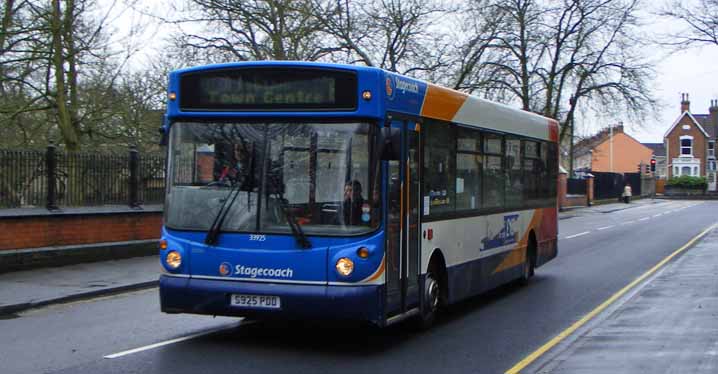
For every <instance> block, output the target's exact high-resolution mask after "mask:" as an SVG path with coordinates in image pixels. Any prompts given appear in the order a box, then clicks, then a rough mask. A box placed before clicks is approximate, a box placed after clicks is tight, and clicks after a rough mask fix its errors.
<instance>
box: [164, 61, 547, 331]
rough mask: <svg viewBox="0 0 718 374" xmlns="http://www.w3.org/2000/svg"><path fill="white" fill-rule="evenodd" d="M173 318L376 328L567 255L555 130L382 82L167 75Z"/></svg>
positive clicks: (255, 69)
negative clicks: (562, 242)
mask: <svg viewBox="0 0 718 374" xmlns="http://www.w3.org/2000/svg"><path fill="white" fill-rule="evenodd" d="M163 139H164V141H165V142H166V144H167V145H168V165H167V170H168V173H167V196H166V203H165V213H164V226H163V229H162V239H161V241H160V248H161V263H162V267H163V274H162V275H161V277H160V299H161V307H162V311H163V312H166V313H195V314H206V315H225V316H243V317H249V318H259V319H271V318H282V319H294V318H299V319H319V320H323V319H340V320H345V319H347V320H362V321H369V322H372V323H374V324H376V325H379V326H386V325H389V324H392V323H394V322H397V321H400V320H403V319H406V318H408V317H416V318H415V320H416V321H417V322H419V323H420V325H423V326H428V325H430V324H431V322H432V321H433V320H434V317H435V315H436V313H437V312H438V311H439V310H440V308H441V307H442V306H445V305H448V304H451V303H455V302H457V301H459V300H463V299H465V298H468V297H471V296H474V295H477V294H479V293H481V292H483V291H486V290H488V289H491V288H493V287H496V286H499V285H501V284H505V283H507V282H511V281H527V280H528V279H529V278H530V277H531V276H532V275H533V272H534V269H535V268H537V267H539V266H541V265H542V264H544V263H546V262H547V261H549V260H550V259H552V258H554V257H555V256H556V253H557V237H556V235H557V200H556V187H557V174H558V156H557V139H558V124H557V123H556V122H555V121H553V120H551V119H547V118H544V117H541V116H538V115H535V114H531V113H528V112H525V111H521V110H516V109H512V108H510V107H508V106H505V105H501V104H497V103H493V102H490V101H487V100H483V99H480V98H478V97H475V96H470V95H467V94H464V93H461V92H457V91H454V90H451V89H447V88H443V87H440V86H437V85H433V84H430V83H426V82H423V81H420V80H416V79H413V78H409V77H405V76H402V75H397V74H394V73H390V72H387V71H384V70H381V69H377V68H369V67H360V66H347V65H336V64H324V63H305V62H265V61H262V62H246V63H231V64H220V65H209V66H201V67H194V68H188V69H183V70H178V71H174V72H172V73H171V74H170V75H169V89H168V104H167V112H166V115H165V123H164V125H163Z"/></svg>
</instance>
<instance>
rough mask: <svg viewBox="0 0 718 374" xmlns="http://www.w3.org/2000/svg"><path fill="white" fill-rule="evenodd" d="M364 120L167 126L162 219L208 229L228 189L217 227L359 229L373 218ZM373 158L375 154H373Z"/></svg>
mask: <svg viewBox="0 0 718 374" xmlns="http://www.w3.org/2000/svg"><path fill="white" fill-rule="evenodd" d="M374 132H375V130H374V126H373V125H370V124H368V123H206V122H202V123H199V122H177V123H174V124H173V125H172V127H171V133H170V155H169V165H168V170H169V173H170V174H169V175H170V180H171V183H170V184H169V188H168V194H167V203H166V207H165V222H166V225H167V227H169V228H172V229H178V230H201V231H206V230H208V229H209V228H210V226H211V225H212V222H213V220H214V218H215V217H216V216H217V214H218V212H219V210H220V207H221V206H222V205H223V203H224V201H225V200H226V199H227V198H229V195H230V191H232V190H233V189H234V190H239V195H238V196H237V198H236V199H233V200H234V202H233V203H232V204H231V207H229V210H228V214H227V216H226V219H225V220H224V223H223V224H222V227H221V231H222V232H251V233H263V234H264V233H270V234H271V233H277V234H289V233H291V232H292V231H291V226H290V222H288V220H295V222H296V223H297V224H298V225H300V226H301V229H302V230H303V231H304V232H305V233H306V234H308V235H312V234H315V235H357V234H363V233H367V232H369V231H372V230H373V229H375V228H376V227H377V226H378V224H379V218H380V217H381V215H380V209H379V207H380V206H381V200H380V199H379V193H378V192H379V189H378V187H377V186H379V185H380V184H379V178H378V170H379V168H378V166H374V167H372V166H370V165H371V164H372V162H371V160H370V159H371V157H370V155H371V149H370V148H371V144H373V140H372V139H373V134H374ZM374 164H376V162H374Z"/></svg>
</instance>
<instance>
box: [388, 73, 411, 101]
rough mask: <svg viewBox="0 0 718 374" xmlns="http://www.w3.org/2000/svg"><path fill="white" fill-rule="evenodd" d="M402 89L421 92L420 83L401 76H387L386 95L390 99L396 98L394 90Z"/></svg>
mask: <svg viewBox="0 0 718 374" xmlns="http://www.w3.org/2000/svg"><path fill="white" fill-rule="evenodd" d="M396 91H401V93H402V94H405V93H407V92H409V93H413V94H419V84H418V83H416V82H411V81H408V80H406V79H402V78H399V77H386V96H387V98H388V99H389V100H392V99H394V92H396Z"/></svg>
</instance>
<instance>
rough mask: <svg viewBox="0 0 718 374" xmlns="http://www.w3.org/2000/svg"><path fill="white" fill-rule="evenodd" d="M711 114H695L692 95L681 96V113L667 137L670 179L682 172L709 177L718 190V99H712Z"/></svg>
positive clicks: (666, 146) (665, 139)
mask: <svg viewBox="0 0 718 374" xmlns="http://www.w3.org/2000/svg"><path fill="white" fill-rule="evenodd" d="M710 104H711V105H710V108H709V110H708V112H709V113H708V114H693V113H691V107H690V105H691V103H690V101H689V98H688V94H682V95H681V114H680V115H679V116H678V118H677V119H676V120H675V121H674V122H673V125H671V127H670V128H668V131H666V133H665V135H664V136H663V143H664V145H665V149H666V162H667V165H666V167H667V175H668V178H672V177H677V176H681V175H689V176H698V177H706V178H707V179H708V189H709V190H711V191H715V190H716V132H718V131H717V129H718V100H711V103H710Z"/></svg>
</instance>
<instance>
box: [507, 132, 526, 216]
mask: <svg viewBox="0 0 718 374" xmlns="http://www.w3.org/2000/svg"><path fill="white" fill-rule="evenodd" d="M522 205H523V171H522V167H521V141H520V140H519V139H506V206H507V207H509V208H518V207H521V206H522Z"/></svg>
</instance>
